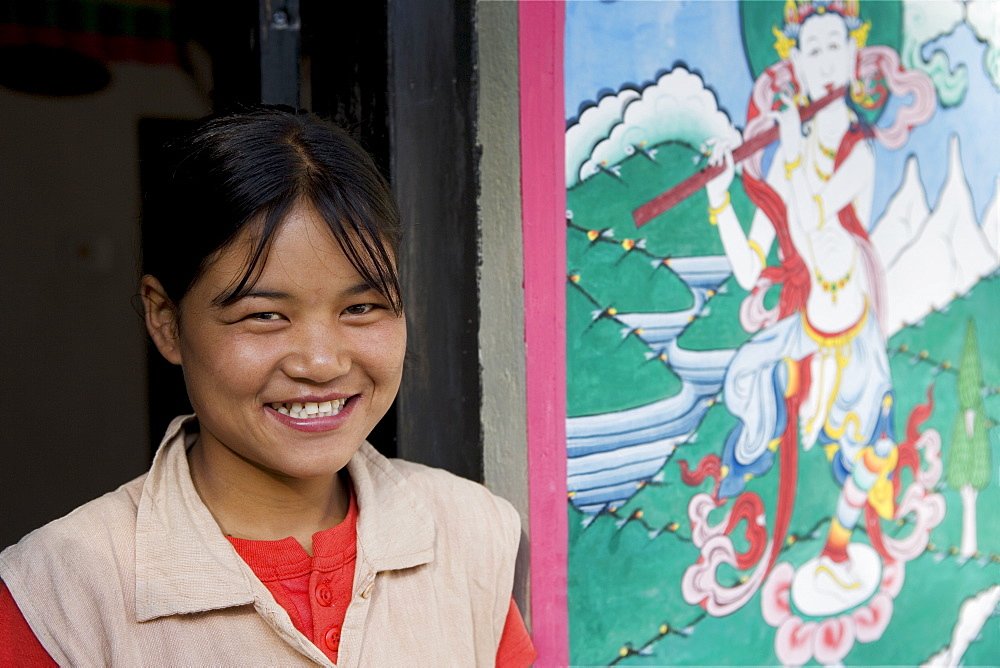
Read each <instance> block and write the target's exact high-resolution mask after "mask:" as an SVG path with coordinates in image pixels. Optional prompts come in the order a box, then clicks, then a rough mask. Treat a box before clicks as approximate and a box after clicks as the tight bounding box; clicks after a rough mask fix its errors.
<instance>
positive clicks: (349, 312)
mask: <svg viewBox="0 0 1000 668" xmlns="http://www.w3.org/2000/svg"><path fill="white" fill-rule="evenodd" d="M251 242H252V240H251V239H250V235H249V233H246V231H245V233H244V236H243V237H241V238H238V239H237V241H236V242H235V243H234V244H232V245H231V246H230V247H229V248H227V249H226V250H225V252H223V253H221V254H220V256H219V257H218V259H216V260H215V261H214V262H213V263H212V264H211V266H210V267H209V268H208V269H207V271H205V272H204V274H203V275H202V276H201V277H200V278H199V279H198V280H197V281H196V282H195V284H194V286H193V287H192V288H191V289H190V290H189V291H188V293H187V294H186V295H185V296H184V298H183V299H182V300H181V303H180V318H179V325H178V328H177V338H176V340H175V342H174V347H173V348H172V349H171V347H170V346H169V345H168V346H166V348H167V349H164V347H163V346H161V352H163V353H164V355H165V356H166V357H167V358H168V359H169V360H170V361H172V362H174V363H177V364H180V365H181V366H182V367H183V370H184V380H185V383H186V384H187V390H188V395H189V397H190V399H191V405H192V406H193V407H194V409H195V412H196V413H197V415H198V421H199V423H200V428H201V447H204V448H223V449H225V450H228V451H229V452H231V453H234V454H235V455H237V457H239V458H240V459H242V460H244V461H246V462H248V463H250V464H251V465H254V466H256V467H258V468H261V469H263V470H265V471H269V472H275V473H278V474H282V475H286V476H291V477H295V478H315V477H320V476H326V475H331V474H333V473H335V472H336V471H339V470H340V469H341V468H343V466H344V465H345V464H347V462H348V460H349V459H350V458H351V457H352V456H353V455H354V453H355V451H356V450H357V449H358V447H359V446H360V445H361V442H362V441H363V440H364V439H365V438H366V437H367V436H368V434H369V432H370V431H371V430H372V428H373V427H374V426H375V424H376V423H377V422H378V421H379V420H380V419H381V418H382V416H383V415H384V414H385V412H386V411H387V410H388V409H389V406H390V404H391V403H392V401H393V398H394V397H395V395H396V391H397V390H398V389H399V382H400V375H401V372H402V367H403V356H404V351H405V348H406V323H405V319H404V318H403V317H402V316H397V315H396V314H395V313H394V312H393V311H392V309H391V308H390V307H389V303H388V301H387V300H386V299H385V298H384V297H383V296H382V295H381V294H379V293H378V292H377V291H376V290H375V289H373V288H372V287H371V286H370V285H368V284H367V283H366V282H365V281H364V279H363V278H362V277H361V275H360V274H358V272H357V271H356V270H355V269H354V267H353V266H352V265H351V263H350V262H349V261H348V260H347V258H346V257H345V255H344V253H343V251H342V250H341V249H340V247H339V245H338V244H337V242H336V241H335V240H334V238H333V236H332V235H331V233H330V231H329V229H328V228H327V226H326V223H325V222H324V221H323V219H322V218H321V217H320V216H319V215H318V214H317V213H315V211H314V210H313V209H312V208H311V207H308V206H297V207H295V208H294V209H293V210H292V211H291V213H289V215H288V216H287V217H286V219H285V220H284V222H283V224H282V225H281V227H280V228H279V229H278V231H277V233H276V235H275V237H274V239H273V243H272V245H271V248H270V252H269V254H268V256H267V261H266V262H265V263H264V266H263V269H262V271H261V273H260V276H259V278H258V279H257V281H256V282H255V283H254V285H253V288H252V289H251V290H250V291H249V293H248V294H246V295H245V296H243V297H241V298H240V299H238V300H236V301H235V302H234V303H231V304H228V305H225V306H220V305H218V304H217V303H215V300H216V298H218V297H219V295H221V294H224V293H225V292H226V291H227V289H229V288H231V287H232V286H233V285H235V284H236V282H237V281H238V279H239V278H240V277H241V276H242V274H243V272H244V271H245V266H246V265H245V263H246V259H247V257H248V251H249V249H250V244H251ZM157 343H158V344H159V341H157Z"/></svg>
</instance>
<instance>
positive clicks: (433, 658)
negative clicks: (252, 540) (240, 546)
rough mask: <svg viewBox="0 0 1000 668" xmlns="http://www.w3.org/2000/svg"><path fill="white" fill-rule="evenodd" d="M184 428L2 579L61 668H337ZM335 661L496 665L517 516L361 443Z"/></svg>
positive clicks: (474, 491)
mask: <svg viewBox="0 0 1000 668" xmlns="http://www.w3.org/2000/svg"><path fill="white" fill-rule="evenodd" d="M185 421H186V420H185V419H184V418H178V419H177V420H174V422H173V423H172V424H171V426H170V429H169V430H168V432H167V435H166V437H165V438H164V440H163V444H162V445H161V446H160V450H159V451H158V452H157V455H156V458H155V459H154V461H153V466H152V468H151V469H150V471H149V473H147V474H146V475H145V476H142V477H140V478H137V479H136V480H133V481H132V482H130V483H128V484H126V485H123V486H122V487H120V488H119V489H117V490H116V491H114V492H111V493H109V494H106V495H104V496H102V497H101V498H99V499H96V500H94V501H91V502H90V503H88V504H86V505H84V506H81V507H80V508H78V509H76V510H75V511H73V512H72V513H70V514H69V515H67V516H66V517H63V518H62V519H59V520H56V521H54V522H52V523H50V524H48V525H46V526H44V527H42V528H41V529H38V530H37V531H34V532H33V533H31V534H29V535H28V536H26V537H25V538H24V539H22V540H21V542H19V543H18V544H17V545H14V546H12V547H10V548H8V549H7V550H5V551H3V552H2V553H0V580H3V581H4V582H5V583H6V584H7V587H8V588H9V589H10V591H11V593H12V594H13V596H14V599H15V600H16V601H17V604H18V606H19V607H20V609H21V611H22V613H23V614H24V617H25V619H27V621H28V624H29V625H30V626H31V629H32V631H34V633H35V635H36V636H37V637H38V640H39V641H40V642H41V644H42V646H43V647H45V649H46V651H48V653H49V654H50V655H51V656H52V658H53V659H55V660H56V661H57V662H58V663H59V664H60V665H73V666H102V665H116V666H230V665H231V666H248V665H261V666H263V665H267V666H286V665H301V664H319V665H325V666H329V665H332V664H331V663H330V661H329V660H328V659H327V658H326V656H325V655H324V654H323V653H322V652H321V651H320V650H319V649H318V648H317V647H316V646H314V645H313V644H312V643H311V642H310V641H309V640H308V639H307V638H306V637H305V636H304V635H302V634H301V633H299V631H298V630H296V629H295V627H294V626H293V625H292V622H291V620H290V619H289V617H288V614H287V613H286V612H285V610H284V609H283V608H281V606H279V605H278V604H277V603H275V601H274V598H273V597H272V596H271V594H270V592H269V591H268V590H267V588H266V587H265V586H264V585H263V584H261V582H260V581H259V580H258V579H257V578H256V577H255V576H254V574H253V572H252V571H251V570H250V568H249V567H248V566H247V565H246V564H245V563H244V562H243V560H242V559H240V557H239V555H238V554H237V553H236V551H235V550H234V549H233V548H232V546H231V545H230V544H229V542H228V541H227V540H226V538H225V536H223V534H222V532H221V531H220V530H219V527H218V525H217V524H216V523H215V521H214V519H213V518H212V516H211V514H210V513H209V511H208V509H207V508H206V507H205V505H204V504H203V503H202V502H201V499H200V497H199V496H198V494H197V492H196V491H195V490H194V487H193V485H192V483H191V476H190V474H189V472H188V465H187V457H186V456H185V448H186V446H189V445H190V443H191V442H192V440H193V438H194V435H193V434H186V433H185V429H184V422H185ZM347 470H348V472H349V473H350V476H351V482H352V484H353V486H354V489H355V493H356V494H357V499H358V507H359V511H360V514H359V517H358V556H357V566H356V569H355V574H354V588H353V592H354V595H353V597H352V601H351V603H350V605H349V607H348V609H347V616H346V618H345V620H344V626H343V628H342V631H341V640H340V651H339V658H338V661H339V663H338V664H337V665H338V666H352V667H353V666H379V667H381V666H463V667H465V666H493V665H494V663H495V660H496V650H497V646H498V644H499V642H500V635H501V633H502V631H503V625H504V620H505V619H506V614H507V608H508V606H509V604H510V595H511V587H512V585H513V577H514V558H515V554H516V552H517V545H518V541H519V537H520V528H519V521H518V516H517V513H516V512H515V511H514V509H513V508H512V507H511V506H510V504H508V503H507V502H506V501H504V500H502V499H499V498H497V497H495V496H493V495H492V494H490V493H489V492H488V491H487V490H486V489H485V488H483V487H482V486H481V485H478V484H476V483H473V482H470V481H468V480H464V479H462V478H459V477H456V476H454V475H451V474H449V473H446V472H444V471H441V470H438V469H432V468H428V467H425V466H421V465H418V464H411V463H408V462H404V461H399V460H388V459H385V458H384V457H382V456H381V455H380V454H378V453H377V452H376V451H375V450H374V449H373V448H372V447H371V446H369V445H368V444H367V443H366V444H364V445H363V446H362V447H361V449H360V450H359V451H358V453H357V454H356V455H355V456H354V458H353V459H351V461H350V463H349V464H348V466H347Z"/></svg>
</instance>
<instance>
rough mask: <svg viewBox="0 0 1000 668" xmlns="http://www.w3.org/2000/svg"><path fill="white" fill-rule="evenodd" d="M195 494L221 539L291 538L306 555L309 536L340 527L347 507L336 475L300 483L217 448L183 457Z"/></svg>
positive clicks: (198, 447)
mask: <svg viewBox="0 0 1000 668" xmlns="http://www.w3.org/2000/svg"><path fill="white" fill-rule="evenodd" d="M188 466H189V468H190V470H191V480H192V482H193V483H194V487H195V490H197V492H198V495H199V496H200V497H201V499H202V501H203V502H204V503H205V505H206V506H207V507H208V509H209V511H210V512H211V513H212V516H213V517H214V518H215V521H216V522H217V523H218V524H219V528H220V529H222V531H223V533H225V534H226V535H227V536H233V537H234V538H248V539H252V540H281V539H283V538H287V537H288V536H291V537H293V538H295V539H296V540H297V541H298V542H299V543H300V544H301V545H302V547H303V548H304V549H305V550H306V552H308V553H309V554H310V555H311V554H312V536H313V534H314V533H316V532H318V531H323V530H325V529H329V528H330V527H333V526H336V525H337V524H340V522H342V521H343V519H344V517H345V516H346V515H347V510H348V507H349V504H350V493H349V491H348V487H347V484H345V482H344V481H343V480H342V479H341V477H340V475H338V474H334V475H333V476H331V477H324V478H313V479H301V478H292V477H290V476H285V475H282V474H279V473H276V472H274V471H268V470H265V469H262V468H261V467H259V466H257V465H255V464H253V463H252V462H249V461H247V460H246V459H244V458H242V457H240V456H239V455H238V454H236V453H234V452H233V451H231V450H229V449H227V448H225V447H224V446H221V445H216V446H214V447H213V446H207V447H206V445H205V444H203V442H202V441H201V440H200V439H199V441H198V442H197V443H196V444H195V445H194V446H193V447H192V448H191V449H190V450H189V451H188Z"/></svg>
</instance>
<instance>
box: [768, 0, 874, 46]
mask: <svg viewBox="0 0 1000 668" xmlns="http://www.w3.org/2000/svg"><path fill="white" fill-rule="evenodd" d="M827 13H832V14H837V15H839V16H840V17H842V18H843V19H844V23H845V24H846V25H847V30H848V31H849V32H850V34H851V36H852V37H853V38H854V40H855V41H856V42H857V44H858V48H861V47H864V45H865V42H867V41H868V31H869V30H870V29H871V22H870V21H865V22H864V23H862V22H861V17H860V16H859V10H858V0H786V2H785V27H784V29H782V30H779V29H778V26H774V28H773V29H772V32H773V33H774V36H775V38H776V41H775V43H774V49H775V50H776V51H777V52H778V55H779V56H781V57H782V58H787V57H788V52H789V51H790V50H791V48H792V47H793V46H795V44H796V42H797V41H798V39H799V29H800V28H801V27H802V23H803V22H804V21H805V20H806V19H807V18H809V17H810V16H812V15H814V14H827Z"/></svg>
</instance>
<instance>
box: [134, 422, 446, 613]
mask: <svg viewBox="0 0 1000 668" xmlns="http://www.w3.org/2000/svg"><path fill="white" fill-rule="evenodd" d="M194 417H195V416H193V415H187V416H181V417H178V418H175V419H174V421H173V422H171V424H170V427H169V428H168V429H167V433H166V435H165V436H164V438H163V441H162V442H161V444H160V447H159V449H158V450H157V453H156V457H154V459H153V465H152V467H151V468H150V470H149V474H148V475H147V476H146V480H145V483H144V484H143V489H142V495H141V497H140V499H139V508H138V514H137V517H136V542H135V557H136V559H135V561H136V572H135V575H136V583H135V585H136V586H135V598H136V600H135V609H136V619H137V621H139V622H144V621H148V620H151V619H156V618H158V617H164V616H167V615H175V614H187V613H194V612H204V611H207V610H218V609H221V608H230V607H236V606H244V605H256V604H259V603H261V602H262V600H263V601H270V599H271V596H270V593H269V592H268V591H267V588H266V587H265V586H264V585H263V584H262V583H261V582H260V581H258V580H257V578H256V576H254V574H253V571H251V570H250V567H249V566H247V565H246V564H245V563H244V562H243V560H242V559H241V558H240V556H239V555H238V554H237V553H236V550H235V549H233V547H232V545H231V544H230V543H229V541H228V540H226V537H225V536H224V535H223V533H222V531H221V530H220V529H219V526H218V524H216V522H215V519H214V518H213V517H212V514H211V513H210V512H209V510H208V508H207V507H206V506H205V504H204V503H203V502H202V501H201V497H199V496H198V493H197V492H196V491H195V489H194V484H193V483H192V482H191V473H190V471H189V469H188V463H187V455H186V453H187V448H189V447H190V446H191V445H192V444H193V443H194V440H195V439H196V438H197V434H196V433H192V432H191V431H189V430H187V429H185V425H187V424H188V423H190V422H191V421H192V420H193V419H194ZM347 471H348V473H349V474H350V476H351V483H352V485H353V486H354V491H355V494H356V495H357V499H358V511H359V515H358V530H357V533H358V558H359V562H358V566H359V567H360V566H361V565H362V563H364V565H365V566H366V567H367V568H370V569H371V570H374V571H384V570H395V569H402V568H410V567H413V566H418V565H420V564H424V563H428V562H429V561H431V560H433V558H434V538H435V527H434V522H433V520H432V519H431V515H430V513H429V512H428V511H427V509H426V507H425V506H424V505H423V503H422V502H421V501H420V499H419V498H418V497H417V495H416V494H415V493H414V491H413V490H412V489H411V486H410V485H409V484H408V483H407V481H406V479H405V477H404V476H402V475H401V474H400V473H399V472H398V471H397V470H396V468H395V467H394V466H393V465H392V463H391V462H390V461H389V460H388V459H386V458H385V457H383V456H382V455H380V454H379V453H378V452H377V451H376V450H375V449H374V448H372V447H371V446H370V445H369V444H368V443H363V444H362V445H361V448H359V450H358V452H357V453H355V455H354V457H353V458H352V459H351V461H350V462H349V463H348V465H347ZM366 511H367V512H366ZM355 582H357V578H356V579H355Z"/></svg>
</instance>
